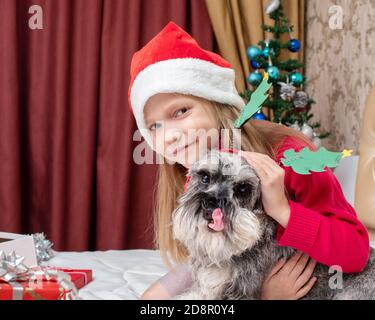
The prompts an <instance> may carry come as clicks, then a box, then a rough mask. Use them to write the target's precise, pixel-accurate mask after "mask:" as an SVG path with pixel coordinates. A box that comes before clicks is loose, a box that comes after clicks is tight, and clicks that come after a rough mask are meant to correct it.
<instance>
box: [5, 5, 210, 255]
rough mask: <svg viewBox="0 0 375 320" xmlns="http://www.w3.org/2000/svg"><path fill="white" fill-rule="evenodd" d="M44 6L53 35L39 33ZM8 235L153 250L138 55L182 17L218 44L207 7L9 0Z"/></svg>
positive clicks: (59, 244) (81, 246)
mask: <svg viewBox="0 0 375 320" xmlns="http://www.w3.org/2000/svg"><path fill="white" fill-rule="evenodd" d="M33 5H39V6H40V8H41V9H42V10H43V12H42V18H43V21H42V25H43V29H31V28H30V27H29V20H30V18H31V19H33V17H35V15H34V13H35V11H34V12H31V13H29V8H30V7H31V6H33ZM0 12H1V19H0V231H7V232H17V233H34V232H45V233H46V235H47V237H48V238H49V239H51V240H52V241H53V242H54V244H55V246H54V248H55V249H56V250H77V251H80V250H107V249H135V248H152V238H153V234H152V225H151V222H152V214H153V212H152V209H153V199H152V197H153V185H154V181H155V174H156V169H157V167H156V166H157V165H137V164H135V163H134V161H133V149H134V148H135V146H136V145H137V144H138V143H140V142H137V141H135V142H133V133H134V131H135V130H136V125H135V120H134V117H133V115H132V114H131V113H130V110H129V106H128V102H127V88H128V83H129V69H130V61H131V56H132V54H133V53H134V52H135V51H137V50H139V49H140V48H141V47H142V46H143V45H144V44H145V43H146V42H148V41H149V40H150V39H151V38H152V37H153V36H155V35H156V34H157V33H158V32H159V31H160V30H161V29H162V28H163V27H164V26H165V25H166V24H167V23H168V22H169V21H170V20H172V21H174V22H176V23H177V24H179V25H180V26H182V27H184V28H185V29H186V30H187V31H188V32H189V33H191V34H192V35H193V36H194V37H195V38H196V39H197V41H198V42H199V43H200V44H201V46H202V47H203V48H205V49H208V50H215V49H216V45H215V42H214V37H213V33H212V29H211V26H210V22H209V17H208V14H207V11H206V7H205V3H204V1H202V0H71V1H69V0H31V1H26V0H17V1H14V0H0Z"/></svg>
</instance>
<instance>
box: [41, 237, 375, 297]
mask: <svg viewBox="0 0 375 320" xmlns="http://www.w3.org/2000/svg"><path fill="white" fill-rule="evenodd" d="M371 246H372V247H374V248H375V242H374V241H373V242H372V243H371ZM44 265H52V266H58V267H67V268H78V269H92V271H93V281H92V282H91V283H89V284H88V285H86V286H85V287H83V288H82V289H81V290H79V296H80V297H81V298H82V299H84V300H123V299H129V300H135V299H139V297H140V296H141V294H142V293H143V292H144V291H145V290H146V289H147V288H148V287H149V286H150V285H151V284H152V283H153V282H154V281H156V280H157V279H159V278H160V277H162V276H163V275H164V274H165V273H166V272H167V271H168V270H167V268H166V267H165V266H164V264H163V262H162V259H161V256H160V253H159V251H158V250H108V251H84V252H57V253H56V255H55V257H53V258H52V259H51V260H49V261H47V262H45V263H44Z"/></svg>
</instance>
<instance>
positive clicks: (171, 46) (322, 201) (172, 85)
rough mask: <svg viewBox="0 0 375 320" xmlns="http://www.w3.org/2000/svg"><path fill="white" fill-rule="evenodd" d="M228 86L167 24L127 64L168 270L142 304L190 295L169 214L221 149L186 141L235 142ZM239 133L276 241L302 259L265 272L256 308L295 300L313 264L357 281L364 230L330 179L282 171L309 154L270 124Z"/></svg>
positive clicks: (230, 79) (230, 80)
mask: <svg viewBox="0 0 375 320" xmlns="http://www.w3.org/2000/svg"><path fill="white" fill-rule="evenodd" d="M234 80H235V74H234V70H233V69H232V68H231V66H230V64H229V63H228V62H227V61H225V60H224V59H223V58H222V57H220V56H219V55H217V54H215V53H212V52H209V51H206V50H203V49H202V48H200V47H199V45H198V44H197V42H196V41H195V40H194V39H193V38H192V37H191V36H190V35H189V34H188V33H186V32H185V31H184V30H182V29H181V28H180V27H178V26H177V25H176V24H174V23H172V22H170V23H169V24H168V25H167V26H166V27H165V28H164V29H163V30H162V31H161V32H160V33H159V34H158V35H156V36H155V37H154V38H153V39H152V40H151V41H150V42H149V43H147V44H146V45H145V46H144V47H143V48H142V49H141V50H140V51H138V52H136V53H135V54H134V56H133V59H132V64H131V81H130V86H129V92H128V95H129V102H130V105H131V109H132V111H133V113H134V116H135V119H136V122H137V126H138V128H139V130H140V132H141V133H142V135H143V137H144V138H145V140H146V141H147V143H148V144H149V145H150V146H151V148H153V149H154V150H155V151H156V154H157V155H159V157H161V159H162V160H165V161H164V162H163V163H161V164H160V167H159V176H158V184H157V197H156V203H157V208H156V219H155V235H156V244H157V246H158V247H159V249H160V252H161V255H162V257H163V260H164V262H165V263H166V264H167V266H168V267H170V268H171V269H172V270H171V271H170V272H169V273H167V275H166V276H164V277H162V278H161V279H160V280H159V281H157V282H156V283H155V284H153V285H152V286H151V287H150V288H149V289H148V290H147V291H146V292H145V293H144V294H143V296H142V298H157V299H161V298H171V297H173V296H174V295H177V294H179V293H182V292H183V291H184V290H186V289H188V288H189V286H190V285H191V276H190V274H189V270H188V267H187V265H186V264H185V263H184V262H186V258H187V250H186V248H184V247H183V246H182V245H181V244H180V243H178V242H177V241H175V240H174V239H173V237H172V232H171V231H172V230H171V225H170V221H171V214H172V212H173V210H174V208H175V206H176V199H177V198H178V196H179V195H180V194H181V193H182V192H183V189H184V185H185V183H186V175H187V172H188V169H189V167H190V165H191V164H192V163H193V162H194V161H196V160H198V159H199V157H200V156H201V155H202V154H203V153H204V152H205V151H207V149H212V148H219V149H223V148H222V147H223V146H222V145H221V143H222V140H220V139H219V138H218V137H219V134H217V135H216V136H215V135H198V136H197V135H196V134H194V135H192V134H191V133H192V132H197V131H199V132H212V131H214V132H217V133H218V132H222V131H221V130H223V129H224V131H225V135H226V137H225V138H226V141H227V140H228V139H229V141H230V142H231V143H232V144H233V143H234V142H235V141H234V140H235V139H234V136H233V134H232V132H233V131H232V129H233V127H234V121H235V120H236V119H237V118H238V116H239V114H240V112H241V108H243V106H244V102H243V100H242V98H241V97H240V96H239V95H238V93H237V91H236V89H235V85H234ZM240 132H241V137H240V138H241V140H240V141H241V145H240V149H241V151H239V152H240V155H241V156H243V157H244V158H245V159H246V160H247V161H248V163H249V164H250V165H251V166H252V167H253V168H254V170H255V171H256V172H257V174H258V176H259V178H260V180H261V185H262V203H263V208H264V210H265V212H266V213H267V214H268V215H269V216H271V217H272V218H273V219H275V220H276V221H277V222H278V223H279V228H278V230H277V234H276V241H277V242H278V244H279V245H281V246H290V247H293V248H294V249H296V250H299V252H297V253H296V254H295V255H294V256H293V257H291V258H290V259H289V260H288V261H287V262H286V261H280V262H279V263H277V265H276V266H275V267H274V268H273V269H272V270H271V272H270V273H269V274H268V276H267V277H266V279H265V281H264V283H263V287H262V293H261V296H260V297H259V298H262V299H279V298H286V299H298V298H301V297H302V296H304V295H305V294H306V293H307V292H308V291H309V290H310V289H311V287H312V286H313V284H314V281H315V279H314V278H311V279H310V277H311V274H312V271H313V269H314V266H315V261H317V262H320V263H323V264H326V265H329V266H331V265H338V266H339V267H340V268H341V269H342V271H343V272H360V271H361V270H362V269H363V268H364V267H365V265H366V262H367V259H368V256H369V238H368V234H367V230H366V229H365V227H364V226H363V225H362V224H361V222H360V221H359V220H358V219H357V216H356V212H355V210H354V209H353V207H352V206H351V205H350V204H349V203H348V202H347V201H346V199H345V197H344V195H343V192H342V190H341V187H340V185H339V183H338V181H337V179H336V178H335V176H334V175H333V173H332V171H331V170H330V169H329V168H326V171H325V172H320V173H316V172H313V173H311V174H309V175H298V174H296V173H294V172H293V171H292V170H291V168H290V167H284V166H283V165H282V164H281V163H280V159H281V158H282V156H283V152H284V151H285V150H287V149H290V148H293V149H295V150H296V151H299V150H300V149H302V148H303V147H305V146H308V147H309V148H310V149H311V150H316V147H315V146H314V145H313V144H312V143H311V142H310V141H309V140H308V139H307V138H306V137H305V136H304V135H303V134H302V133H299V132H297V131H295V130H293V129H291V128H288V127H286V126H283V125H279V124H275V123H272V122H269V121H260V120H249V121H247V122H246V123H245V124H244V126H243V127H242V128H241V131H240ZM223 140H225V139H223ZM224 147H225V146H224ZM309 257H311V258H312V259H311V260H310V261H309ZM170 259H172V260H173V262H175V264H176V265H175V266H173V268H172V266H171V261H170ZM308 261H309V262H308ZM306 265H307V267H306V268H305V266H306Z"/></svg>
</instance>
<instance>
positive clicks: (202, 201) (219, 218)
mask: <svg viewBox="0 0 375 320" xmlns="http://www.w3.org/2000/svg"><path fill="white" fill-rule="evenodd" d="M188 175H189V176H190V181H189V184H188V185H187V189H186V191H185V192H184V193H183V194H182V195H181V196H179V197H178V199H177V207H176V209H175V210H174V211H173V213H172V219H171V223H172V233H173V237H174V238H175V239H176V240H177V241H179V242H180V243H182V244H183V245H184V246H185V247H186V248H187V250H188V253H189V256H188V264H189V267H190V268H191V271H192V276H193V285H192V287H191V288H190V289H189V290H188V291H186V292H185V293H183V294H181V295H179V296H177V297H176V299H181V300H198V299H199V300H201V299H209V300H227V299H229V300H240V299H259V298H260V294H261V285H262V283H263V281H264V279H265V276H266V275H267V273H268V272H269V271H270V270H271V268H272V267H273V266H274V265H275V264H276V263H277V261H278V260H279V259H280V258H283V257H284V258H289V257H290V256H291V255H292V254H294V253H295V252H296V251H295V250H294V249H293V248H290V247H284V246H279V245H278V244H277V243H276V240H275V238H276V229H277V222H276V221H275V220H273V219H272V218H271V217H269V216H268V215H267V214H266V213H265V212H264V210H263V205H262V201H261V184H260V179H259V177H258V176H257V174H256V172H255V170H254V169H253V168H252V167H251V166H250V165H249V164H248V163H247V161H246V159H244V158H243V157H241V156H239V155H238V154H235V153H228V152H220V151H218V150H212V151H209V152H207V153H206V154H205V155H204V156H203V157H202V158H201V159H200V160H199V161H197V162H195V163H194V164H193V165H192V166H191V168H190V169H189V172H188ZM374 263H375V254H374V250H373V249H371V252H370V257H369V260H368V263H367V265H366V267H365V268H364V270H363V271H362V272H360V273H353V274H341V275H342V280H343V281H342V284H341V285H340V284H339V283H338V284H336V285H332V281H331V282H330V278H332V276H333V275H334V274H337V272H334V273H332V270H330V268H329V267H328V266H326V265H323V264H320V263H317V264H316V267H315V269H314V273H313V275H314V276H315V277H317V282H316V283H315V284H314V286H313V288H312V289H311V290H310V291H309V293H308V294H307V295H305V296H304V297H303V299H329V300H334V299H340V300H341V299H374V298H375V268H374ZM337 279H338V280H339V278H337ZM330 283H331V284H330Z"/></svg>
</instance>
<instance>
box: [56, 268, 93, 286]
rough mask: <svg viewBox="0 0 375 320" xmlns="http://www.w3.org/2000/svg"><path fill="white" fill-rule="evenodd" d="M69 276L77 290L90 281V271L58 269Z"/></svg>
mask: <svg viewBox="0 0 375 320" xmlns="http://www.w3.org/2000/svg"><path fill="white" fill-rule="evenodd" d="M58 270H61V271H64V272H65V273H67V274H69V275H70V278H71V280H72V282H73V283H74V284H75V285H76V287H77V289H81V288H82V287H84V286H85V285H86V284H88V283H89V282H91V281H92V270H89V269H66V268H58Z"/></svg>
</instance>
